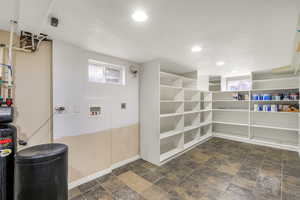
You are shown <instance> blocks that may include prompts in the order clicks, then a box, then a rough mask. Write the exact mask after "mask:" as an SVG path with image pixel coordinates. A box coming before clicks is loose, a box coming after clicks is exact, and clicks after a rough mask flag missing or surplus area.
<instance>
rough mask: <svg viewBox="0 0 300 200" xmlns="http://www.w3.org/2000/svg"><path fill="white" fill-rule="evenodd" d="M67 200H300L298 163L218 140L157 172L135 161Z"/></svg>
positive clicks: (292, 155) (286, 155)
mask: <svg viewBox="0 0 300 200" xmlns="http://www.w3.org/2000/svg"><path fill="white" fill-rule="evenodd" d="M70 199H71V200H111V199H115V200H137V199H139V200H267V199H268V200H300V159H299V156H298V154H297V153H296V152H290V151H284V150H279V149H273V148H268V147H262V146H257V145H252V144H246V143H239V142H235V141H229V140H224V139H219V138H214V139H211V140H210V141H208V142H206V143H204V144H201V145H199V146H197V147H196V148H194V149H193V150H191V151H189V152H186V153H185V154H183V155H181V156H180V157H178V158H176V159H174V160H172V161H170V162H168V163H166V164H164V165H163V166H160V167H157V166H154V165H152V164H150V163H148V162H145V161H143V160H138V161H135V162H133V163H130V164H128V165H126V166H123V167H121V168H118V169H116V170H114V171H113V173H111V174H109V175H106V176H104V177H101V178H99V179H97V180H94V181H92V182H89V183H86V184H84V185H81V186H79V187H78V188H75V189H73V190H71V191H70Z"/></svg>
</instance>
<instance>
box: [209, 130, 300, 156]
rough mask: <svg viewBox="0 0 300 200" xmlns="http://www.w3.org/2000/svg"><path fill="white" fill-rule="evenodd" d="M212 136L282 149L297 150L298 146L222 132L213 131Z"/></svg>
mask: <svg viewBox="0 0 300 200" xmlns="http://www.w3.org/2000/svg"><path fill="white" fill-rule="evenodd" d="M213 136H214V137H216V138H223V139H228V140H233V141H237V142H244V143H249V144H255V145H260V146H267V147H273V148H276V149H283V150H289V151H296V152H298V147H296V146H292V145H284V144H276V143H272V142H265V141H261V140H256V139H249V138H243V137H237V136H230V135H226V134H222V133H213Z"/></svg>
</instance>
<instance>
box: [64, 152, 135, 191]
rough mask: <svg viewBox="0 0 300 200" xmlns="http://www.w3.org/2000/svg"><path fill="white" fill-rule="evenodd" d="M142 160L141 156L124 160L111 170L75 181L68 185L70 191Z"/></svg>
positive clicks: (114, 165)
mask: <svg viewBox="0 0 300 200" xmlns="http://www.w3.org/2000/svg"><path fill="white" fill-rule="evenodd" d="M140 158H141V157H140V155H136V156H134V157H132V158H129V159H127V160H123V161H121V162H118V163H115V164H113V165H111V167H110V168H107V169H104V170H102V171H99V172H97V173H95V174H91V175H89V176H86V177H83V178H81V179H79V180H76V181H73V182H71V183H69V184H68V189H69V190H71V189H73V188H75V187H77V186H79V185H82V184H85V183H88V182H90V181H92V180H95V179H97V178H100V177H101V176H104V175H107V174H109V173H111V172H112V170H114V169H116V168H119V167H122V166H124V165H127V164H129V163H131V162H134V161H136V160H138V159H140Z"/></svg>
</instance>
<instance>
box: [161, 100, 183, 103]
mask: <svg viewBox="0 0 300 200" xmlns="http://www.w3.org/2000/svg"><path fill="white" fill-rule="evenodd" d="M160 103H183V100H160Z"/></svg>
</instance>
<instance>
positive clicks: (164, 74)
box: [160, 71, 182, 78]
mask: <svg viewBox="0 0 300 200" xmlns="http://www.w3.org/2000/svg"><path fill="white" fill-rule="evenodd" d="M160 76H164V77H174V78H182V76H179V75H176V74H172V73H168V72H162V71H161V72H160Z"/></svg>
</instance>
